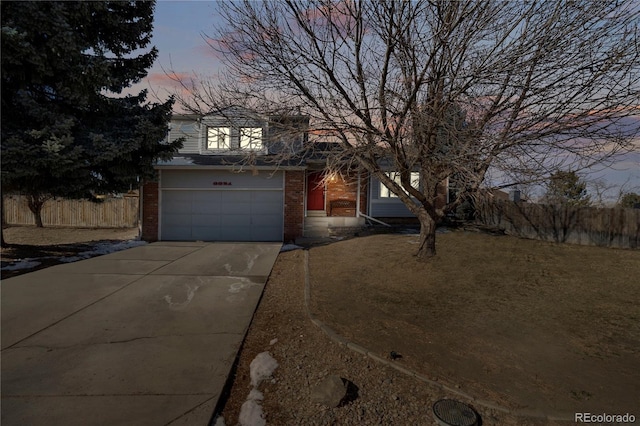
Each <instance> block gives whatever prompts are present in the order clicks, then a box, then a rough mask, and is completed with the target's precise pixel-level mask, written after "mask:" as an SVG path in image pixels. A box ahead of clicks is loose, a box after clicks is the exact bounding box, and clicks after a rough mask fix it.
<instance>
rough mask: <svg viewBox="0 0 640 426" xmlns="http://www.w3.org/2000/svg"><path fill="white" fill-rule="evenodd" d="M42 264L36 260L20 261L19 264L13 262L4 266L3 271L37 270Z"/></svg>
mask: <svg viewBox="0 0 640 426" xmlns="http://www.w3.org/2000/svg"><path fill="white" fill-rule="evenodd" d="M40 263H42V262H38V261H37V260H35V259H22V260H19V261H17V262H13V263H11V264H10V265H7V266H3V267H2V270H3V271H17V270H20V269H31V268H35V267H36V266H38V265H39V264H40Z"/></svg>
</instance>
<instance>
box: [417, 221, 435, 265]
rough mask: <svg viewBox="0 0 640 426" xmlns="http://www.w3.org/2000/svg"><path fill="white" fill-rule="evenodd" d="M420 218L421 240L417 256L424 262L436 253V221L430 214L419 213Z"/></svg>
mask: <svg viewBox="0 0 640 426" xmlns="http://www.w3.org/2000/svg"><path fill="white" fill-rule="evenodd" d="M418 219H419V220H420V241H419V244H418V251H417V253H416V257H417V258H418V260H420V261H422V262H426V261H427V260H428V259H430V258H432V257H433V256H435V255H436V221H435V219H434V218H433V217H431V216H430V215H429V214H427V213H424V214H420V215H418Z"/></svg>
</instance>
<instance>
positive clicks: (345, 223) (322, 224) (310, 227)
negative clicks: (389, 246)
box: [303, 216, 365, 237]
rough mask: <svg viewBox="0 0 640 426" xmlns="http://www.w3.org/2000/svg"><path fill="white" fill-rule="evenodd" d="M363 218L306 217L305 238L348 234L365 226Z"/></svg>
mask: <svg viewBox="0 0 640 426" xmlns="http://www.w3.org/2000/svg"><path fill="white" fill-rule="evenodd" d="M364 224H365V222H364V218H362V217H336V216H334V217H308V216H307V217H306V218H305V221H304V231H303V234H304V236H305V237H330V236H332V235H334V234H341V233H343V232H342V231H346V232H347V233H349V232H351V231H354V230H357V229H358V228H360V227H362V226H364Z"/></svg>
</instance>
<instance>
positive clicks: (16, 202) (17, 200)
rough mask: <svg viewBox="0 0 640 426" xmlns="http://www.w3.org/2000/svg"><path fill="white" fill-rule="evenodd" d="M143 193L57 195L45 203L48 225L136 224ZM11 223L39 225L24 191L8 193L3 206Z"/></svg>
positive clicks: (123, 226) (4, 213) (44, 212)
mask: <svg viewBox="0 0 640 426" xmlns="http://www.w3.org/2000/svg"><path fill="white" fill-rule="evenodd" d="M138 203H139V197H138V196H137V195H136V196H124V197H122V198H109V199H106V200H104V201H101V202H97V203H96V202H91V201H88V200H68V199H64V198H54V199H51V200H48V201H47V202H45V203H44V206H43V207H42V223H43V225H44V226H67V227H78V228H133V227H136V226H138V215H139V214H138ZM2 214H3V215H4V222H3V223H5V224H7V225H35V219H34V217H33V213H31V210H29V207H28V205H27V199H26V197H24V196H21V195H5V196H4V206H3V209H2Z"/></svg>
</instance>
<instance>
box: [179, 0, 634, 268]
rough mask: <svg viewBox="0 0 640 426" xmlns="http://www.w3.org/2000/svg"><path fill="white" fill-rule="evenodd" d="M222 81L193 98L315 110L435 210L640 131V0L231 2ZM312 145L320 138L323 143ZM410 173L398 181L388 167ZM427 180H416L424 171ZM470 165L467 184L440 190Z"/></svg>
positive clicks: (348, 153)
mask: <svg viewBox="0 0 640 426" xmlns="http://www.w3.org/2000/svg"><path fill="white" fill-rule="evenodd" d="M219 8H220V12H221V15H222V17H223V21H224V23H225V24H224V26H223V27H220V28H218V33H217V34H215V35H212V37H210V38H209V41H210V44H211V46H212V48H214V49H216V50H217V51H218V54H219V55H220V57H221V58H222V60H223V62H224V64H225V65H226V70H227V71H226V72H227V74H226V78H225V79H224V81H223V82H222V83H220V84H218V83H214V84H212V83H210V82H209V83H207V82H202V81H201V82H198V83H194V82H193V81H190V82H188V84H185V85H184V88H185V89H188V91H189V92H190V94H191V95H192V96H191V97H190V98H189V99H186V98H185V97H184V96H182V100H183V102H184V103H185V105H188V106H189V107H191V108H193V109H195V110H199V111H200V112H203V111H210V110H211V109H213V108H216V107H217V106H219V105H221V104H223V103H232V104H242V105H250V106H253V107H255V108H256V109H259V110H261V111H264V112H266V113H267V114H276V113H284V112H286V111H287V109H289V111H290V112H291V111H296V110H298V111H301V112H302V113H304V114H308V115H309V116H310V119H311V129H310V130H311V132H310V133H311V135H320V136H318V137H321V138H324V139H325V140H327V138H333V139H332V140H334V141H335V142H336V147H337V149H335V150H332V156H331V158H330V160H329V164H328V167H330V168H331V169H332V170H343V169H344V168H345V166H353V165H356V166H358V167H360V168H363V169H365V170H367V171H368V172H369V173H370V175H373V176H375V177H377V178H378V179H379V180H380V181H381V182H382V183H383V184H384V185H386V186H387V187H388V188H390V190H391V191H393V192H394V193H395V194H396V195H397V196H398V197H399V199H400V200H402V201H403V202H404V204H406V206H407V207H408V208H409V210H411V211H412V212H413V213H414V214H415V215H416V216H417V217H418V219H419V220H420V224H421V233H420V242H421V243H420V245H419V249H418V252H417V256H418V258H420V259H427V258H429V257H431V256H433V255H434V254H435V252H436V249H435V235H436V234H435V226H436V223H437V222H438V221H439V220H440V219H442V218H443V217H444V216H445V215H446V213H447V212H449V211H451V210H452V209H454V208H455V207H456V206H457V205H458V204H459V203H461V202H462V201H463V200H464V199H466V198H468V197H469V196H474V194H476V193H477V191H478V189H479V188H480V185H481V184H483V182H484V181H486V180H487V179H488V178H489V175H491V176H492V177H493V178H494V179H496V178H498V179H499V180H501V181H502V182H503V183H505V186H508V185H516V184H519V183H530V182H540V181H542V180H543V179H544V178H546V177H548V176H549V175H550V174H551V173H553V172H555V171H558V170H569V169H570V170H574V171H579V170H584V169H585V168H588V167H589V166H591V165H593V164H596V163H601V164H602V163H603V162H606V161H609V160H611V159H612V158H613V157H614V156H615V155H616V154H618V153H620V152H622V151H624V150H626V149H630V148H632V147H633V145H632V141H633V138H634V137H635V136H636V135H637V131H638V130H637V128H638V127H637V126H636V124H637V121H636V120H635V119H634V117H636V118H637V116H638V112H639V111H640V110H639V105H638V99H639V93H640V92H639V85H638V81H639V78H640V74H639V63H640V60H639V36H640V34H639V33H638V21H639V13H640V12H639V10H640V8H638V6H637V4H634V3H633V2H626V3H625V2H619V1H598V2H592V1H574V2H551V1H545V2H506V1H467V0H462V1H449V0H443V1H438V0H431V1H426V0H425V1H422V0H416V1H393V0H367V1H359V0H344V1H330V0H309V1H301V0H300V1H299V0H265V1H259V2H255V1H244V2H224V3H221V4H220V5H219ZM310 145H311V146H312V144H311V143H310ZM388 171H396V172H399V173H400V176H401V183H400V184H399V183H397V182H396V181H394V180H393V179H391V178H390V177H389V175H388V174H386V172H388ZM412 171H418V172H419V174H420V184H419V185H418V186H412V182H411V172H412ZM447 178H455V180H456V187H457V189H458V191H457V196H456V199H455V200H452V201H451V203H449V204H448V205H447V206H446V207H445V208H441V207H439V206H438V205H436V198H437V193H438V185H439V184H440V183H442V182H443V181H445V180H446V179H447Z"/></svg>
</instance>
